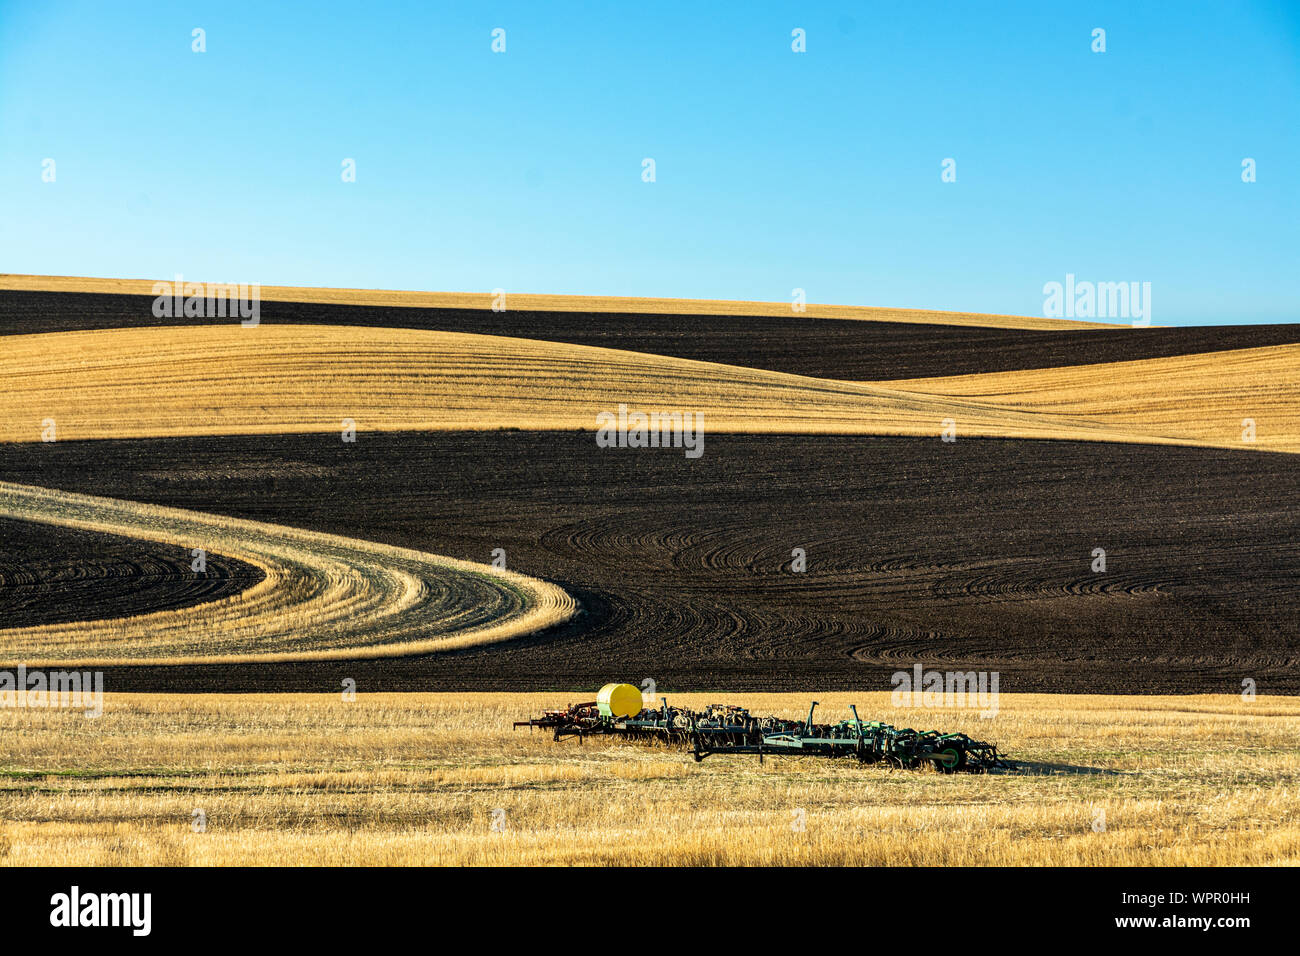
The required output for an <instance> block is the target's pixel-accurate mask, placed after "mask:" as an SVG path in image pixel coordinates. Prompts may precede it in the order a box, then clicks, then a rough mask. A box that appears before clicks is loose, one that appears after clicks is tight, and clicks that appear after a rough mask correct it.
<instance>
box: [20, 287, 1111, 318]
mask: <svg viewBox="0 0 1300 956" xmlns="http://www.w3.org/2000/svg"><path fill="white" fill-rule="evenodd" d="M186 284H187V285H188V284H189V283H186ZM216 285H218V286H221V287H223V288H224V284H223V283H216ZM0 289H15V290H25V291H32V292H79V293H91V294H94V293H98V294H101V295H102V294H109V295H114V294H116V295H149V296H152V295H156V294H157V293H156V292H154V282H153V280H152V279H95V278H89V277H84V276H34V275H11V274H0ZM260 295H261V299H262V301H264V302H304V303H318V304H321V305H372V306H388V307H393V308H417V309H482V310H484V311H488V310H490V309H492V308H493V307H494V306H495V304H496V301H497V300H496V299H495V297H494V296H492V295H491V294H490V293H487V292H414V291H404V290H396V289H325V288H312V287H302V286H276V285H265V286H262V287H261V289H260ZM509 305H510V309H511V310H512V311H520V312H644V313H647V314H651V315H653V314H656V313H659V314H673V315H734V316H739V317H743V316H747V315H770V316H777V317H779V318H786V319H790V320H791V321H793V322H802V321H804V320H806V319H858V320H862V321H866V322H912V323H921V324H925V325H965V326H977V327H982V328H994V329H1034V330H1042V331H1062V330H1074V331H1102V332H1104V331H1123V330H1124V329H1126V328H1128V326H1126V325H1122V324H1120V325H1117V324H1114V323H1110V322H1089V321H1085V320H1082V319H1046V318H1041V317H1038V316H1032V315H992V314H988V313H983V312H937V311H934V310H932V309H887V308H875V307H872V306H861V305H818V304H814V303H809V304H808V305H807V307H806V309H805V311H803V312H795V311H794V310H793V309H792V308H791V306H790V303H789V302H745V301H741V300H734V299H645V298H641V299H638V298H631V297H627V296H601V295H535V294H534V295H530V294H527V293H512V294H511V295H510V300H509Z"/></svg>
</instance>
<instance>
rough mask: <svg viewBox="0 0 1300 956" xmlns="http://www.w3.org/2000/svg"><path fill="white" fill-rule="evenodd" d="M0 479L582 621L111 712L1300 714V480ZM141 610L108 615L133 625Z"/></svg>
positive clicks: (252, 455) (1109, 467)
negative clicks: (456, 573)
mask: <svg viewBox="0 0 1300 956" xmlns="http://www.w3.org/2000/svg"><path fill="white" fill-rule="evenodd" d="M0 476H3V478H5V479H7V480H10V481H18V482H24V483H28V484H34V485H42V486H46V487H53V488H65V489H68V490H72V491H80V492H87V493H92V494H100V495H108V496H112V497H120V498H128V499H135V500H141V501H147V502H152V503H156V504H163V505H174V506H180V507H186V508H194V509H198V510H203V511H211V512H215V513H219V514H228V515H234V516H239V517H247V518H254V519H260V520H266V521H273V522H279V523H283V524H288V525H294V526H299V527H303V528H311V529H316V530H321V531H329V532H333V533H337V534H344V535H349V536H354V537H360V538H365V539H370V540H375V541H381V542H386V543H390V544H395V545H401V546H407V547H414V548H420V549H424V550H428V551H432V552H435V553H441V554H447V555H451V556H454V557H459V558H465V559H470V560H477V561H483V562H486V561H490V560H491V556H492V551H493V549H495V548H504V549H505V551H506V554H507V562H508V565H509V566H510V567H511V568H512V569H514V570H517V571H521V572H523V573H525V574H531V575H536V576H539V577H543V578H546V579H548V580H552V581H555V582H556V583H558V584H560V585H561V586H563V587H565V588H566V589H567V590H568V591H569V592H570V593H571V594H573V595H574V596H575V597H576V598H577V599H578V600H579V601H580V602H581V603H582V607H583V612H582V614H581V615H580V616H579V618H578V619H577V620H576V621H574V622H573V623H571V624H569V625H566V626H565V627H564V628H562V629H560V630H557V631H552V632H550V633H546V634H543V635H539V636H536V637H533V638H529V639H526V640H518V641H513V642H510V643H507V644H500V645H495V646H492V647H487V648H481V649H472V650H466V651H463V652H458V653H453V654H443V655H430V656H424V657H416V658H408V659H398V660H383V661H365V662H361V661H358V662H330V663H321V664H301V665H293V664H290V665H284V664H276V665H274V666H267V665H222V666H220V667H216V666H213V667H198V666H195V667H186V668H167V667H144V668H119V669H116V670H111V671H109V672H108V673H107V674H106V680H107V681H108V686H109V687H110V688H112V689H116V690H186V689H193V690H230V691H236V690H239V691H243V690H287V689H294V690H332V689H337V688H338V687H339V685H340V682H341V681H342V680H343V679H344V678H353V679H355V680H356V681H357V684H358V688H359V689H361V690H367V689H369V690H380V689H388V690H406V689H447V690H451V689H480V690H496V689H525V688H526V689H543V688H563V689H573V690H575V692H577V691H579V690H580V689H584V688H593V687H595V686H598V685H599V684H600V683H603V682H604V681H606V680H608V679H613V678H618V679H624V680H631V681H634V682H640V681H642V680H643V679H645V678H651V679H653V680H655V681H656V683H657V685H658V687H659V688H660V689H673V688H677V689H712V688H725V689H735V690H745V689H748V690H758V689H764V688H770V689H788V690H816V689H818V688H824V689H827V690H831V689H839V688H842V689H866V690H871V689H888V688H889V687H890V675H891V674H892V673H893V672H895V671H897V670H904V669H910V668H911V666H912V665H913V664H914V663H920V664H922V665H923V666H924V667H926V668H927V669H938V670H995V671H997V672H998V673H999V674H1000V681H1001V688H1000V689H1002V690H1004V691H1062V692H1063V691H1078V692H1096V693H1164V692H1174V693H1177V692H1210V691H1217V692H1233V691H1237V692H1239V691H1240V690H1241V689H1242V682H1243V680H1246V679H1250V680H1253V681H1254V682H1255V686H1256V687H1257V689H1258V691H1259V692H1260V693H1266V692H1271V693H1278V692H1282V693H1297V692H1300V670H1298V669H1297V663H1300V507H1298V506H1297V502H1296V493H1297V491H1298V490H1300V458H1297V457H1296V456H1289V455H1282V454H1268V453H1257V452H1247V451H1240V450H1231V451H1225V450H1216V449H1198V448H1178V447H1148V446H1140V445H1104V444H1094V443H1072V442H1038V441H1007V440H972V439H963V440H960V441H958V442H956V443H954V444H944V443H942V442H939V441H938V440H929V439H916V438H882V437H829V438H828V437H825V436H779V435H776V436H772V435H768V436H743V435H710V436H709V437H708V443H707V446H706V453H705V455H704V456H703V457H702V458H699V459H694V460H691V459H686V458H685V457H684V456H683V455H682V454H681V452H680V451H679V450H677V451H675V450H672V449H654V450H649V449H637V450H628V449H621V450H620V449H598V448H596V446H595V443H594V439H593V436H592V435H591V434H590V433H572V432H551V433H525V432H512V431H502V432H469V433H419V434H414V433H411V434H363V435H361V436H360V437H359V440H358V441H357V442H356V443H355V444H344V443H342V442H340V441H339V440H338V437H337V436H334V435H287V436H264V437H252V436H241V437H236V438H202V439H153V440H130V441H95V442H59V443H55V444H40V445H0ZM9 530H11V529H6V528H0V531H5V532H8V531H9ZM6 540H9V539H8V538H6V539H0V553H4V554H5V555H6V556H8V557H7V560H10V561H12V560H13V559H12V549H11V546H10V545H9V544H7V543H5V541H6ZM113 546H114V547H118V548H120V547H121V544H120V542H119V543H115V544H114V545H113ZM139 547H140V548H141V549H143V550H142V552H141V553H142V554H143V553H146V552H147V551H148V550H149V549H151V548H152V546H150V545H139ZM796 548H800V549H803V550H804V551H805V552H806V555H807V570H806V571H804V572H802V573H798V572H795V571H794V570H793V569H792V553H793V550H794V549H796ZM1097 548H1102V549H1104V550H1105V552H1106V570H1105V572H1095V571H1094V570H1093V568H1092V566H1093V562H1094V560H1095V558H1094V555H1093V552H1094V549H1097ZM99 553H100V554H101V555H103V554H108V553H109V552H103V551H102V550H101V552H99ZM89 560H91V561H102V560H105V558H103V557H99V558H95V557H92V558H90V559H89ZM141 577H142V583H141V584H140V587H144V586H146V585H145V583H144V581H143V579H145V578H147V576H141ZM65 578H66V576H65ZM130 580H131V579H130V576H129V575H128V576H117V577H115V579H114V582H113V583H114V588H113V589H111V590H113V591H114V595H113V596H112V597H111V598H110V597H109V596H108V591H106V590H104V589H101V593H103V594H104V595H105V600H106V601H109V600H111V601H113V602H116V603H115V604H114V605H113V606H114V607H132V606H135V605H136V604H138V600H139V599H137V598H133V597H131V596H130V591H131V587H132V586H134V585H130V584H129V582H130ZM65 587H66V581H65V580H64V579H61V578H59V577H53V578H51V579H50V580H49V582H48V589H47V592H46V595H45V602H46V606H47V610H45V611H41V610H39V609H37V608H34V606H33V598H32V595H31V592H30V588H29V591H28V593H27V597H26V598H25V603H24V607H25V608H26V610H25V611H24V613H26V614H29V615H32V614H37V615H39V614H41V613H46V614H49V613H53V612H51V611H49V610H48V608H53V607H56V606H62V605H65V604H66V603H67V601H68V596H69V593H70V592H67V591H66V590H65ZM78 599H79V600H81V601H82V602H83V608H82V610H87V608H86V607H85V606H84V605H85V603H86V598H85V597H84V595H82V596H80V597H79V598H78ZM91 603H93V602H91ZM112 613H120V611H113V612H112ZM94 616H96V617H98V616H102V615H101V613H100V609H99V608H98V607H96V608H95V609H94Z"/></svg>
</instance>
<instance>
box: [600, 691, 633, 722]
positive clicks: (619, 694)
mask: <svg viewBox="0 0 1300 956" xmlns="http://www.w3.org/2000/svg"><path fill="white" fill-rule="evenodd" d="M596 708H597V709H598V710H599V711H600V715H601V716H602V717H635V716H636V715H637V714H639V713H641V691H640V690H638V689H637V688H635V687H633V686H632V685H631V684H606V685H605V686H604V687H602V688H601V689H600V693H598V694H597V695H596Z"/></svg>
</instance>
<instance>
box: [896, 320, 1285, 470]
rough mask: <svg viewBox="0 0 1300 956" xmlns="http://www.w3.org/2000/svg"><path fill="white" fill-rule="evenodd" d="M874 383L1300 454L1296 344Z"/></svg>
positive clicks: (1212, 442) (1136, 429)
mask: <svg viewBox="0 0 1300 956" xmlns="http://www.w3.org/2000/svg"><path fill="white" fill-rule="evenodd" d="M881 384H882V385H885V386H887V387H889V388H894V389H899V390H906V391H912V392H918V393H922V394H925V395H928V396H930V397H932V398H941V399H942V398H948V399H955V400H959V401H978V402H988V403H991V404H994V405H997V406H999V407H1001V408H1006V409H1014V410H1015V411H1018V412H1029V413H1034V414H1038V415H1042V416H1044V417H1051V416H1061V417H1062V418H1063V419H1078V418H1085V419H1087V420H1088V421H1091V422H1094V423H1096V424H1097V425H1098V426H1099V427H1103V428H1111V429H1121V430H1125V431H1130V432H1133V433H1135V434H1136V433H1141V432H1146V433H1148V434H1154V435H1164V436H1169V437H1175V438H1180V439H1185V440H1189V441H1194V442H1196V443H1198V444H1202V445H1212V446H1220V447H1237V448H1253V449H1257V450H1264V451H1288V452H1300V345H1270V346H1265V347H1262V348H1251V349H1232V350H1229V351H1224V352H1204V353H1200V354H1193V355H1173V356H1169V357H1167V358H1151V359H1136V360H1133V361H1128V362H1105V363H1101V364H1097V365H1075V366H1069V367H1066V368H1047V369H1033V370H1028V371H1019V372H983V373H980V374H975V375H953V376H947V377H943V378H924V379H907V380H903V381H894V382H882V383H881ZM1246 420H1250V421H1251V422H1253V423H1254V425H1255V429H1254V431H1255V434H1254V437H1253V439H1251V440H1249V441H1243V431H1244V430H1245V425H1246Z"/></svg>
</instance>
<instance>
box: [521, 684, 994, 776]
mask: <svg viewBox="0 0 1300 956" xmlns="http://www.w3.org/2000/svg"><path fill="white" fill-rule="evenodd" d="M816 709H817V701H813V702H812V706H810V707H809V708H808V717H807V719H806V720H802V721H799V720H785V719H782V718H779V717H757V716H754V715H753V714H751V713H750V712H749V711H748V710H746V709H745V708H743V707H736V706H732V705H726V704H710V705H709V706H708V707H706V708H704V710H698V711H697V710H688V709H686V708H684V707H670V706H668V699H667V698H663V699H662V701H661V703H660V706H659V707H657V708H646V707H644V706H643V705H642V701H641V691H640V690H639V689H637V688H636V687H633V686H632V685H631V684H606V685H605V686H604V687H602V688H601V689H600V692H599V694H597V698H596V700H594V701H591V702H589V703H583V704H570V705H569V706H568V707H566V708H564V709H563V710H548V711H545V712H544V713H543V714H542V716H540V717H535V718H532V719H531V720H519V721H515V727H516V728H518V727H529V728H533V727H541V728H545V729H547V730H552V731H553V732H554V736H555V739H556V740H564V739H565V738H568V737H576V738H577V739H578V742H579V743H581V742H582V740H583V739H584V738H586V737H592V736H612V737H617V738H621V739H625V740H636V739H642V740H645V739H658V740H662V741H664V742H666V743H669V744H672V745H676V746H681V747H686V748H689V749H690V751H691V753H692V755H693V756H694V757H695V760H696V762H697V763H698V762H699V761H701V760H703V759H704V758H705V757H709V756H712V755H714V754H723V755H734V754H753V755H757V756H758V759H759V761H760V762H761V761H762V760H763V759H764V758H765V757H767V756H771V755H787V756H812V757H832V758H834V757H851V758H853V759H855V760H856V761H857V762H858V763H883V764H886V765H888V766H892V767H900V768H920V767H925V766H930V767H933V768H934V769H935V770H938V771H940V772H942V773H955V772H957V771H959V770H962V771H967V772H972V773H983V772H984V771H986V770H991V769H1001V770H1012V769H1014V765H1013V764H1012V763H1011V762H1010V761H1009V760H1007V759H1006V758H1004V757H1002V756H1001V755H1000V754H999V753H998V748H997V747H996V746H994V745H993V744H988V743H983V742H982V741H978V740H973V739H971V738H970V737H968V736H966V735H965V734H945V733H941V732H939V731H937V730H912V729H911V728H898V727H894V726H892V725H890V724H886V723H883V722H881V721H878V720H870V721H868V720H862V719H861V718H859V717H858V709H857V707H856V706H850V707H849V711H850V713H851V714H852V717H851V719H848V720H841V721H839V722H838V723H834V724H816V723H813V714H814V712H815V711H816Z"/></svg>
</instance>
